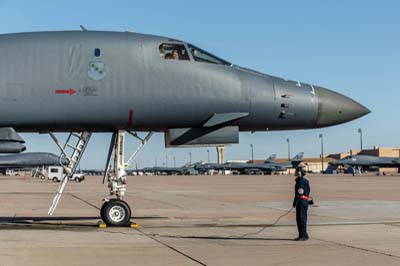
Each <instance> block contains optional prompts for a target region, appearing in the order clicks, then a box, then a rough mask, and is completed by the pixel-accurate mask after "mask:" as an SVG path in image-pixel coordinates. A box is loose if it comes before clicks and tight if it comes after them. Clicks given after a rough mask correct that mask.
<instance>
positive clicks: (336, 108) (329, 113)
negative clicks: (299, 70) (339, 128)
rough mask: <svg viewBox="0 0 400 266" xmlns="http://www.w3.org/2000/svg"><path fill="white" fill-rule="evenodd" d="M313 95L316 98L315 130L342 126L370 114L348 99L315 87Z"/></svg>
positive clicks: (366, 109) (367, 110)
mask: <svg viewBox="0 0 400 266" xmlns="http://www.w3.org/2000/svg"><path fill="white" fill-rule="evenodd" d="M315 94H316V96H317V98H318V118H317V123H316V125H315V127H316V128H319V127H327V126H333V125H337V124H342V123H345V122H348V121H352V120H354V119H357V118H360V117H362V116H364V115H366V114H369V113H370V112H371V111H370V110H369V109H368V108H366V107H364V106H363V105H361V104H359V103H358V102H356V101H354V100H352V99H350V98H349V97H346V96H344V95H342V94H339V93H337V92H334V91H331V90H328V89H324V88H321V87H315Z"/></svg>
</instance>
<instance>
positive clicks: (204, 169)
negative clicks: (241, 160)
mask: <svg viewBox="0 0 400 266" xmlns="http://www.w3.org/2000/svg"><path fill="white" fill-rule="evenodd" d="M275 158H276V154H272V155H271V156H269V157H268V158H267V159H266V160H265V162H264V163H273V162H274V160H275ZM236 164H237V163H236ZM227 165H229V164H225V163H224V164H218V163H204V162H198V163H195V164H194V165H193V167H194V169H196V171H198V172H199V173H200V174H205V173H208V172H209V171H213V170H215V171H219V170H230V169H229V168H227V167H226V166H227Z"/></svg>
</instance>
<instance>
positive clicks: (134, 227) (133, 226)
mask: <svg viewBox="0 0 400 266" xmlns="http://www.w3.org/2000/svg"><path fill="white" fill-rule="evenodd" d="M129 227H130V228H133V229H136V228H138V227H139V225H138V224H137V223H134V222H132V223H131V224H130V226H129Z"/></svg>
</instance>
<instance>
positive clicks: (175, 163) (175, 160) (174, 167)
mask: <svg viewBox="0 0 400 266" xmlns="http://www.w3.org/2000/svg"><path fill="white" fill-rule="evenodd" d="M173 159H174V168H176V160H175V156H174V157H173Z"/></svg>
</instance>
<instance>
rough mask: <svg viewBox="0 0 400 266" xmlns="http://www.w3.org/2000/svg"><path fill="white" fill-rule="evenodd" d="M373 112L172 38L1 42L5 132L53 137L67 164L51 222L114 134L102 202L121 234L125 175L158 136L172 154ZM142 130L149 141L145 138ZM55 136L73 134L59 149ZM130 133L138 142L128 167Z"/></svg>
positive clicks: (70, 36) (58, 37) (0, 112)
mask: <svg viewBox="0 0 400 266" xmlns="http://www.w3.org/2000/svg"><path fill="white" fill-rule="evenodd" d="M369 112H370V111H369V110H368V109H367V108H365V107H364V106H362V105H361V104H359V103H357V102H355V101H353V100H352V99H350V98H348V97H346V96H343V95H341V94H339V93H336V92H334V91H331V90H328V89H325V88H322V87H319V86H315V85H311V84H307V83H302V82H296V81H290V80H285V79H281V78H278V77H274V76H271V75H267V74H263V73H260V72H256V71H253V70H250V69H246V68H242V67H239V66H236V65H234V64H231V63H229V62H228V61H226V60H223V59H221V58H219V57H217V56H214V55H212V54H211V53H209V52H206V51H204V50H202V49H200V48H198V47H196V46H194V45H193V44H190V43H188V42H184V41H180V40H176V39H172V38H165V37H158V36H152V35H145V34H138V33H130V32H95V31H81V32H79V31H66V32H38V33H18V34H4V35H0V127H11V128H13V129H15V130H16V131H17V132H41V133H49V135H50V136H51V138H52V139H53V140H54V141H55V143H56V145H57V146H58V147H59V148H60V150H61V151H62V153H63V155H64V156H65V157H66V158H67V159H68V161H69V164H68V166H67V169H66V171H67V175H66V177H65V178H64V179H63V182H62V183H61V185H60V187H59V189H58V191H57V193H56V195H55V197H54V200H53V203H52V204H51V207H50V210H49V214H53V213H54V211H55V208H56V206H57V204H58V202H59V200H60V197H61V195H62V192H63V191H64V188H65V186H66V184H67V182H68V179H69V177H70V176H71V175H73V173H74V172H75V170H76V168H77V165H78V163H79V161H80V159H81V158H82V155H83V154H84V151H85V148H86V147H87V144H88V142H89V140H90V138H91V136H92V133H94V132H112V133H113V134H112V138H111V142H110V148H109V153H108V156H107V164H106V166H105V169H106V171H105V175H104V177H103V182H105V181H106V180H107V182H108V187H109V189H110V195H111V196H112V197H115V198H114V199H112V200H111V199H106V202H105V203H104V205H103V207H102V209H101V212H100V213H101V217H102V219H103V220H104V222H105V223H106V224H108V225H125V224H127V223H128V222H129V220H130V216H131V210H130V208H129V206H128V204H127V203H126V202H125V201H123V197H124V195H125V191H126V171H125V170H126V169H127V167H128V166H129V164H130V162H131V161H132V160H133V159H134V157H135V156H136V155H137V153H138V151H139V150H140V149H141V147H143V145H144V144H145V143H146V142H147V141H148V140H149V139H150V137H151V135H152V133H153V132H164V133H165V144H166V146H167V147H173V146H190V145H214V144H231V143H238V141H239V131H267V130H291V129H309V128H320V127H326V126H332V125H337V124H341V123H344V122H347V121H351V120H354V119H356V118H359V117H361V116H364V115H366V114H368V113H369ZM141 131H148V132H149V134H148V135H147V136H146V137H145V138H141V137H139V136H138V134H137V132H141ZM54 132H70V135H69V137H68V138H67V140H66V141H65V143H61V142H60V140H59V139H58V137H57V136H56V134H55V133H54ZM125 132H128V133H130V134H131V135H133V136H134V137H136V138H139V139H140V141H141V145H140V146H139V148H138V149H137V150H136V151H135V152H134V153H133V155H132V156H131V158H130V159H129V160H128V161H127V162H125V161H124V139H125ZM15 142H18V141H17V140H16V139H15V138H12V139H0V151H1V150H2V149H1V147H2V146H7V145H14V147H11V148H12V149H14V150H18V148H22V147H21V145H19V144H18V145H15ZM19 143H21V142H19ZM15 146H17V147H15ZM6 148H7V149H8V148H10V147H6ZM113 153H114V156H112V154H113ZM112 157H113V158H114V167H113V168H112V169H113V170H112V171H110V168H111V167H110V165H111V158H112ZM109 171H110V173H112V175H108V173H109ZM107 176H109V177H108V178H106V177H107Z"/></svg>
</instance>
